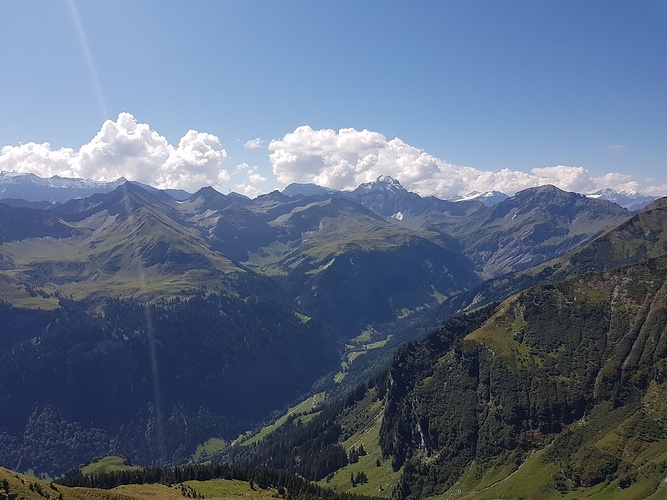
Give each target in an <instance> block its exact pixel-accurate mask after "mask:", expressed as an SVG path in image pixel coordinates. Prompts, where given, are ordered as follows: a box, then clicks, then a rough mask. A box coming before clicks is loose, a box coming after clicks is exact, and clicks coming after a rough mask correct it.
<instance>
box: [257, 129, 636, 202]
mask: <svg viewBox="0 0 667 500" xmlns="http://www.w3.org/2000/svg"><path fill="white" fill-rule="evenodd" d="M269 150H270V151H271V154H270V155H269V158H270V161H271V164H272V167H273V173H274V174H275V176H276V178H277V180H278V181H279V182H280V183H283V184H289V183H291V182H300V183H308V182H312V183H315V184H319V185H321V186H326V187H330V188H334V189H340V190H344V189H354V188H355V187H357V186H358V185H359V184H361V183H363V182H368V181H371V180H374V179H375V178H377V177H378V176H380V175H390V176H392V177H394V178H396V179H398V181H399V182H400V183H401V184H402V185H403V186H404V187H405V188H406V189H408V190H410V191H414V192H416V193H419V194H421V195H434V196H437V197H439V198H445V199H448V198H449V199H451V198H455V197H457V196H462V195H466V194H468V193H470V192H472V191H490V190H492V189H495V190H498V191H502V192H504V193H506V194H509V195H512V194H514V193H516V192H517V191H520V190H522V189H526V188H529V187H533V186H540V185H544V184H554V185H556V186H558V187H560V188H561V189H565V190H568V191H576V192H581V193H586V192H593V191H596V190H598V189H603V188H607V187H611V188H614V189H617V190H619V191H620V190H625V191H636V189H637V187H638V185H637V183H636V182H635V181H633V180H632V178H630V177H629V176H627V175H623V174H619V173H609V174H606V175H604V176H602V177H595V176H593V175H591V173H590V172H588V171H587V170H586V169H585V168H583V167H572V166H565V165H557V166H549V167H540V168H534V169H532V170H531V171H530V172H522V171H518V170H511V169H502V170H500V171H497V172H492V171H483V170H479V169H476V168H474V167H467V166H461V165H454V164H451V163H447V162H445V161H443V160H441V159H439V158H436V157H434V156H432V155H430V154H428V153H426V152H425V151H423V150H421V149H419V148H416V147H414V146H410V145H409V144H406V143H404V142H403V141H401V140H400V139H398V138H395V139H391V140H387V139H386V138H385V137H384V136H383V135H382V134H380V133H378V132H372V131H369V130H356V129H352V128H346V129H341V130H339V131H334V130H331V129H324V130H313V129H312V128H311V127H309V126H301V127H298V128H297V129H295V130H294V131H293V132H290V133H288V134H286V135H285V136H284V137H283V138H281V139H277V140H274V141H271V143H270V144H269Z"/></svg>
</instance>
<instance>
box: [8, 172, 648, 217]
mask: <svg viewBox="0 0 667 500" xmlns="http://www.w3.org/2000/svg"><path fill="white" fill-rule="evenodd" d="M381 177H384V176H381ZM124 182H126V179H124V178H120V179H117V180H115V181H111V182H105V181H93V180H90V179H79V178H68V177H60V176H53V177H50V178H43V177H39V176H37V175H35V174H30V173H16V172H5V171H2V172H0V200H10V202H11V203H25V202H26V201H27V202H31V203H37V202H47V203H65V202H66V201H69V200H71V199H74V198H85V197H88V196H92V195H93V194H96V193H108V192H110V191H113V190H114V189H115V188H117V187H118V186H120V185H121V184H123V183H124ZM133 183H134V184H137V185H139V186H141V187H143V188H144V189H148V190H150V191H155V190H156V189H155V188H153V187H152V186H149V185H147V184H142V183H140V182H136V181H133ZM164 191H165V192H166V193H167V194H169V195H170V196H172V197H173V198H176V199H177V200H185V199H187V198H188V197H189V196H190V193H188V192H186V191H184V190H182V189H166V190H164ZM335 192H337V191H336V190H335V189H331V188H326V187H322V186H318V185H317V184H312V183H310V184H302V183H292V184H289V185H288V186H286V187H285V188H284V189H283V190H282V193H283V194H285V195H286V196H297V195H302V196H311V195H327V194H333V193H335ZM584 194H585V195H586V196H588V197H589V198H599V199H602V200H608V201H613V202H614V203H616V204H618V205H620V206H622V207H624V208H627V209H628V210H631V211H634V210H640V209H642V208H644V207H645V206H646V205H648V204H649V203H651V202H652V201H654V200H656V199H657V198H658V197H657V196H649V195H644V194H641V193H637V192H631V191H616V190H614V189H610V188H607V189H601V190H598V191H595V192H591V193H584ZM238 196H242V195H238ZM507 197H508V196H507V195H506V194H504V193H502V192H500V191H496V190H492V191H486V192H477V191H473V192H471V193H468V194H467V195H465V196H459V197H456V198H454V199H452V200H451V201H470V200H477V201H481V202H482V203H484V204H485V205H487V206H492V205H495V204H496V203H499V202H501V201H503V200H504V199H506V198H507ZM21 200H23V201H21Z"/></svg>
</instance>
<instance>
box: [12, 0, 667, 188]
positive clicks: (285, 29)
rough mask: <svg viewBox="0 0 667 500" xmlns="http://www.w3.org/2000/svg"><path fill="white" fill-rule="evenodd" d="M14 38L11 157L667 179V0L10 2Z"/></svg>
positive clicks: (145, 170) (357, 174) (476, 184)
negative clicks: (253, 146) (537, 0)
mask: <svg viewBox="0 0 667 500" xmlns="http://www.w3.org/2000/svg"><path fill="white" fill-rule="evenodd" d="M0 48H1V51H2V52H1V53H0V55H1V57H2V63H1V64H0V110H1V111H0V115H1V117H2V118H1V119H0V147H2V146H4V148H3V149H2V153H1V154H0V169H2V170H16V171H34V172H36V173H41V174H42V175H53V174H61V175H85V176H89V177H99V178H111V177H114V176H117V175H125V176H126V177H129V178H137V180H143V181H148V182H151V183H153V184H154V185H159V186H162V187H184V188H186V189H190V190H193V189H196V187H197V186H199V185H203V184H211V185H214V186H215V187H217V188H218V189H220V190H221V191H223V192H228V191H229V190H235V191H240V192H244V193H245V194H249V195H255V194H257V193H259V192H266V191H269V190H271V189H274V188H276V187H278V188H280V187H282V186H284V185H285V184H286V183H288V182H292V181H297V182H318V183H320V184H327V185H330V186H331V187H336V188H348V187H353V186H354V185H356V184H358V183H359V182H363V181H366V180H369V179H372V178H374V177H375V176H377V175H380V174H389V175H393V176H395V177H398V178H399V180H400V181H401V182H402V183H403V184H404V185H405V186H406V187H408V188H410V189H413V190H415V191H417V192H420V193H422V194H436V195H439V196H442V197H453V196H456V195H460V194H465V192H467V191H472V190H484V189H489V188H492V187H496V188H499V189H500V190H504V191H506V192H510V194H511V192H513V191H516V190H518V189H521V188H523V187H528V186H529V185H534V184H540V183H546V182H551V183H556V184H558V185H560V187H563V188H566V189H570V190H578V191H584V192H585V191H592V190H594V189H598V188H601V187H606V186H609V187H615V188H618V189H621V188H625V189H639V190H641V191H644V192H651V193H653V194H667V50H666V49H667V3H665V2H662V1H661V0H653V1H648V0H637V1H613V0H604V1H587V2H580V1H568V0H565V1H552V2H547V1H541V2H534V1H500V0H496V1H476V2H471V1H436V0H432V1H418V2H397V1H391V0H389V1H387V0H385V1H372V0H364V1H363V2H359V1H339V2H332V1H312V0H308V1H291V0H290V1H284V2H278V1H255V0H246V1H233V0H210V1H202V0H200V1H196V0H195V1H191V2H164V1H158V0H142V1H137V0H133V1H128V0H114V1H102V0H89V1H85V2H84V1H81V0H78V1H77V0H48V1H47V0H44V1H34V0H5V1H4V2H2V3H1V4H0ZM106 120H110V121H109V122H107V123H106V125H105V126H103V123H105V121H106ZM189 131H196V132H189ZM253 139H256V141H255V143H254V145H255V146H259V147H255V148H251V147H248V146H251V145H253V143H252V142H248V141H252V140H253ZM272 141H273V142H272ZM45 142H48V143H49V145H48V147H45V146H44V145H43V143H45ZM244 145H246V146H245V147H244ZM63 148H69V149H63ZM610 174H611V175H610Z"/></svg>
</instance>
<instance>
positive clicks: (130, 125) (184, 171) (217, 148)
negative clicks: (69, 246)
mask: <svg viewBox="0 0 667 500" xmlns="http://www.w3.org/2000/svg"><path fill="white" fill-rule="evenodd" d="M226 156H227V152H226V151H225V149H224V148H223V147H222V145H221V144H220V140H219V139H218V138H217V137H216V136H214V135H211V134H207V133H202V132H197V131H195V130H190V131H188V133H187V134H185V135H184V136H183V137H182V138H181V140H180V141H179V143H178V146H177V147H174V146H172V145H171V144H169V142H168V141H167V139H166V138H165V137H163V136H161V135H160V134H158V133H157V132H155V131H153V130H151V129H150V127H149V126H148V125H147V124H145V123H137V121H136V120H135V118H134V116H132V115H131V114H130V113H121V114H119V115H118V119H117V120H116V121H115V122H114V121H113V120H107V121H105V122H104V124H103V125H102V128H101V129H100V131H99V132H98V133H97V135H95V137H94V138H93V139H92V140H91V141H90V142H89V143H87V144H85V145H83V146H82V147H81V149H79V151H74V150H73V149H69V148H62V149H58V150H55V151H53V150H51V146H50V145H49V144H48V143H44V144H36V143H32V142H31V143H28V144H22V145H20V146H5V147H4V148H2V150H1V151H0V170H7V171H12V170H13V171H15V172H31V173H34V174H37V175H40V176H43V177H50V176H53V175H60V176H64V177H82V178H86V179H95V180H104V181H112V180H116V179H118V178H119V177H125V178H127V179H129V180H136V181H140V182H144V183H146V184H150V185H152V186H155V187H158V188H162V189H164V188H180V189H186V190H188V191H195V190H197V189H198V188H200V187H202V186H220V185H221V184H222V183H225V182H227V181H228V180H229V173H228V172H227V171H226V170H224V169H223V168H222V163H223V161H224V159H225V158H226Z"/></svg>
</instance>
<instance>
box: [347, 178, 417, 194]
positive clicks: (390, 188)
mask: <svg viewBox="0 0 667 500" xmlns="http://www.w3.org/2000/svg"><path fill="white" fill-rule="evenodd" d="M371 191H384V192H389V193H397V192H401V191H406V192H407V190H406V189H405V188H404V187H403V186H401V183H400V182H398V180H397V179H394V178H393V177H391V176H389V175H380V176H378V178H377V179H375V180H374V181H372V182H365V183H363V184H361V185H360V186H359V187H358V188H357V189H355V190H354V192H356V193H368V192H371Z"/></svg>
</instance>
